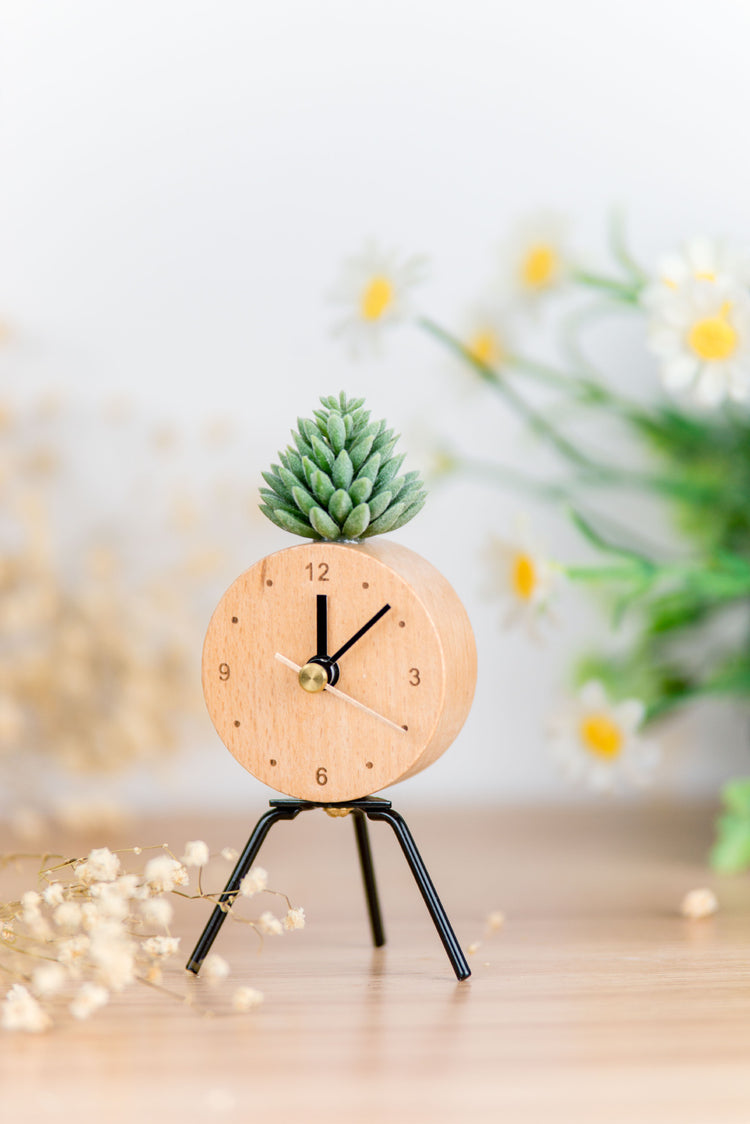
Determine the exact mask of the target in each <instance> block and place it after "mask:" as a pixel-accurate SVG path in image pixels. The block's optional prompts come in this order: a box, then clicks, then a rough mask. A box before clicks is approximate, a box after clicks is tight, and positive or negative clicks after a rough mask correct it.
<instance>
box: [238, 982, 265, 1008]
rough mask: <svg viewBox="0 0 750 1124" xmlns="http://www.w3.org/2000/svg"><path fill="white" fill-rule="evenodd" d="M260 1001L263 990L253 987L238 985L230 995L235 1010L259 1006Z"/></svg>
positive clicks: (261, 1000)
mask: <svg viewBox="0 0 750 1124" xmlns="http://www.w3.org/2000/svg"><path fill="white" fill-rule="evenodd" d="M262 1002H263V992H262V991H257V990H256V989H255V988H254V987H238V988H237V990H236V991H235V993H234V995H233V996H232V1006H233V1007H234V1009H235V1011H249V1010H250V1009H251V1007H259V1006H260V1004H261V1003H262Z"/></svg>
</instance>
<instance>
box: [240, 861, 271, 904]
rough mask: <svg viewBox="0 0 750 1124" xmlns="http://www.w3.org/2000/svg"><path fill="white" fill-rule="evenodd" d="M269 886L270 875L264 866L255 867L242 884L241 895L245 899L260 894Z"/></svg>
mask: <svg viewBox="0 0 750 1124" xmlns="http://www.w3.org/2000/svg"><path fill="white" fill-rule="evenodd" d="M267 885H268V874H267V873H266V871H265V870H264V869H263V867H262V866H254V867H253V868H252V870H251V871H250V872H249V873H248V874H246V875H245V877H244V878H243V879H242V881H241V882H240V893H241V894H242V896H243V897H245V898H251V897H252V896H253V894H260V893H262V892H263V890H265V888H266V886H267Z"/></svg>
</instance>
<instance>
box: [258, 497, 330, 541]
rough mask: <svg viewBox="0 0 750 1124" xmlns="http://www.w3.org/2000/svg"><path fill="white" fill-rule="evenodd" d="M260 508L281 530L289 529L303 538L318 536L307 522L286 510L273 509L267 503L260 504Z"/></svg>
mask: <svg viewBox="0 0 750 1124" xmlns="http://www.w3.org/2000/svg"><path fill="white" fill-rule="evenodd" d="M260 510H261V511H262V512H263V514H264V515H266V516H267V517H268V518H269V519H270V520H271V522H272V523H275V524H276V526H277V527H281V529H282V530H283V531H289V532H291V534H293V535H302V537H303V538H305V539H317V538H318V536H317V534H316V533H315V531H314V530H313V528H312V527H311V526H310V524H309V523H306V522H304V521H303V520H302V519H300V518H299V517H298V516H296V515H292V514H291V513H290V512H288V511H284V510H282V509H279V508H276V509H273V508H270V507H268V505H267V504H260Z"/></svg>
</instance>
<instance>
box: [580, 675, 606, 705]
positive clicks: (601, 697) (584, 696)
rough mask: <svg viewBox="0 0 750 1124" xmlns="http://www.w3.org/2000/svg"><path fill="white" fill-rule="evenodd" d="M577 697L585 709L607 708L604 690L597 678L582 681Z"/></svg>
mask: <svg viewBox="0 0 750 1124" xmlns="http://www.w3.org/2000/svg"><path fill="white" fill-rule="evenodd" d="M578 697H579V699H580V700H581V702H582V703H583V705H584V707H586V708H587V709H590V710H609V703H608V701H607V694H606V691H605V690H604V687H603V685H602V684H601V683H600V682H599V680H598V679H591V680H589V682H588V683H584V685H583V687H582V688H581V691H580V693H579V696H578Z"/></svg>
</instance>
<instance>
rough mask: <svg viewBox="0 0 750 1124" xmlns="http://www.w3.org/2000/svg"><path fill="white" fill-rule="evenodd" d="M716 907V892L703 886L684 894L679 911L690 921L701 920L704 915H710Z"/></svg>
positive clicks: (717, 904) (714, 911) (717, 906)
mask: <svg viewBox="0 0 750 1124" xmlns="http://www.w3.org/2000/svg"><path fill="white" fill-rule="evenodd" d="M718 908H719V903H718V901H717V900H716V894H715V893H714V892H713V890H709V889H708V888H707V887H705V886H703V887H701V888H700V889H697V890H691V891H690V892H689V893H687V894H686V895H685V897H684V898H683V899H682V903H681V905H680V913H681V914H682V916H683V917H688V918H689V919H690V920H691V921H702V920H703V919H704V918H705V917H712V916H713V915H714V913H716V911H717V910H718Z"/></svg>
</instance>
